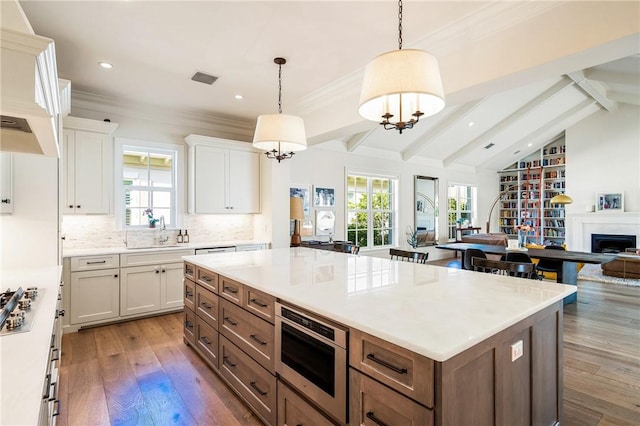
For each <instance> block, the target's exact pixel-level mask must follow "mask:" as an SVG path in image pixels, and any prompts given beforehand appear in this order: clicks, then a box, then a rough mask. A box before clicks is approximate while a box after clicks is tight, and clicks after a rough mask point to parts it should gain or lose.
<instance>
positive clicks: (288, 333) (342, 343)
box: [276, 303, 348, 423]
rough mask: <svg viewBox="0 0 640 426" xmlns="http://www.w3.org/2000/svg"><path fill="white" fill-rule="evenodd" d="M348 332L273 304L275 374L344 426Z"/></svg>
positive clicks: (303, 312) (304, 313) (308, 315)
mask: <svg viewBox="0 0 640 426" xmlns="http://www.w3.org/2000/svg"><path fill="white" fill-rule="evenodd" d="M347 338H348V333H347V330H346V329H344V328H342V327H340V326H338V325H336V324H332V323H330V322H329V321H327V320H324V319H319V318H316V317H314V316H313V315H310V314H309V313H308V312H305V311H303V310H301V309H299V308H292V307H290V306H285V305H282V304H280V303H276V371H277V372H278V374H280V377H281V378H282V379H284V380H285V381H287V382H288V383H289V384H291V385H292V386H294V387H295V388H296V389H298V391H300V392H301V393H303V394H304V395H306V396H307V397H308V398H309V399H310V400H311V401H314V402H315V403H317V404H318V405H319V406H320V407H321V408H323V409H324V410H325V411H326V412H327V413H329V414H331V415H332V416H333V417H335V418H336V420H339V421H341V422H342V423H347V421H348V420H347Z"/></svg>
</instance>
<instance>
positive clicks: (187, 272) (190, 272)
mask: <svg viewBox="0 0 640 426" xmlns="http://www.w3.org/2000/svg"><path fill="white" fill-rule="evenodd" d="M184 276H185V278H189V279H190V280H191V281H194V282H195V280H196V265H194V264H193V263H189V262H184Z"/></svg>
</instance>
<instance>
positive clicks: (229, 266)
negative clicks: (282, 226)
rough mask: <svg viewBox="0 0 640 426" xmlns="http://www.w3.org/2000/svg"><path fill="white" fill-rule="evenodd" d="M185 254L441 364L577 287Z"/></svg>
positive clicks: (449, 272) (467, 274)
mask: <svg viewBox="0 0 640 426" xmlns="http://www.w3.org/2000/svg"><path fill="white" fill-rule="evenodd" d="M184 260H185V261H188V262H190V263H193V264H195V265H197V266H200V267H203V268H206V269H208V270H211V271H213V272H216V273H218V274H221V275H224V276H226V277H228V278H231V279H233V280H236V281H238V282H241V283H243V284H246V285H248V286H251V287H253V288H255V289H258V290H262V291H264V292H266V293H269V294H271V295H273V296H275V297H277V298H279V299H281V300H282V301H284V302H289V303H292V304H295V305H298V306H300V307H302V308H305V309H308V310H310V311H312V312H315V313H317V314H319V315H323V316H325V317H327V318H329V319H332V320H333V321H336V322H339V323H342V324H344V325H346V326H348V327H352V328H356V329H358V330H361V331H363V332H366V333H369V334H371V335H373V336H376V337H379V338H381V339H383V340H386V341H388V342H391V343H394V344H396V345H399V346H402V347H404V348H407V349H409V350H411V351H413V352H416V353H418V354H421V355H424V356H426V357H428V358H431V359H433V360H435V361H440V362H444V361H446V360H448V359H450V358H452V357H453V356H455V355H457V354H459V353H461V352H463V351H464V350H466V349H468V348H471V347H472V346H474V345H476V344H477V343H479V342H481V341H483V340H485V339H487V338H488V337H491V336H493V335H494V334H496V333H499V332H500V331H502V330H505V329H506V328H508V327H510V326H511V325H514V324H516V323H518V322H519V321H521V320H523V319H525V318H527V317H529V316H530V315H532V314H534V313H536V312H538V311H540V310H542V309H544V308H546V307H548V306H550V305H552V304H554V303H555V302H558V301H561V300H562V299H563V298H564V297H566V296H568V295H570V294H572V293H574V292H575V291H576V287H575V286H571V285H563V284H556V283H550V282H545V281H537V280H529V279H521V278H512V277H504V276H497V275H492V274H484V273H479V272H473V271H466V270H460V269H450V268H444V267H440V266H431V265H421V264H414V263H407V262H398V261H391V260H388V259H382V258H376V257H369V256H363V255H360V256H357V255H351V254H344V253H338V252H332V251H324V250H314V249H309V248H302V247H298V248H290V249H289V248H283V249H274V250H263V251H254V252H238V253H221V254H215V255H202V256H185V257H184Z"/></svg>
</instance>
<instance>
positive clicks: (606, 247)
mask: <svg viewBox="0 0 640 426" xmlns="http://www.w3.org/2000/svg"><path fill="white" fill-rule="evenodd" d="M635 246H636V236H635V235H618V234H591V252H592V253H619V252H623V251H625V249H627V248H631V247H635Z"/></svg>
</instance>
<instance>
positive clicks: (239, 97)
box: [234, 95, 244, 99]
mask: <svg viewBox="0 0 640 426" xmlns="http://www.w3.org/2000/svg"><path fill="white" fill-rule="evenodd" d="M234 98H236V99H242V98H244V96H242V95H235V96H234Z"/></svg>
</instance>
